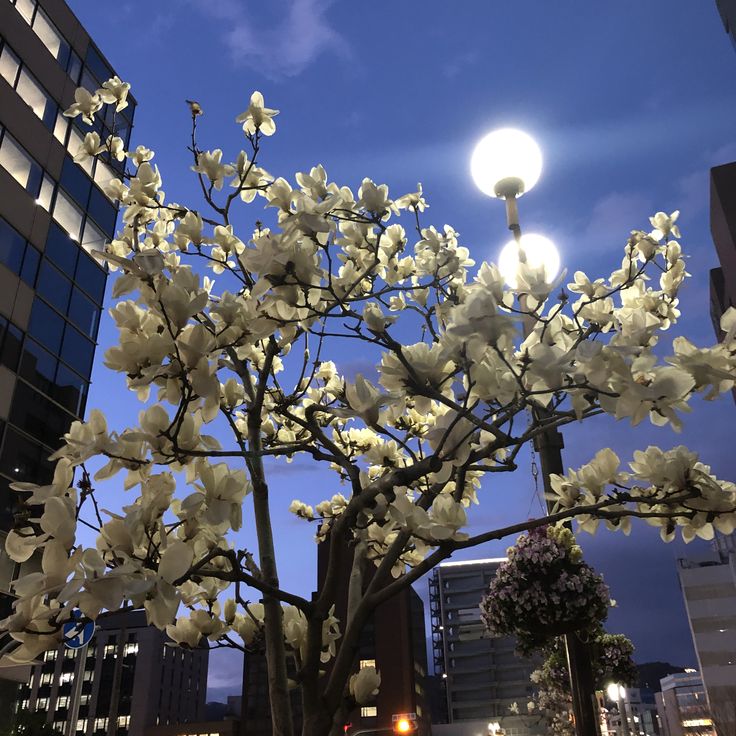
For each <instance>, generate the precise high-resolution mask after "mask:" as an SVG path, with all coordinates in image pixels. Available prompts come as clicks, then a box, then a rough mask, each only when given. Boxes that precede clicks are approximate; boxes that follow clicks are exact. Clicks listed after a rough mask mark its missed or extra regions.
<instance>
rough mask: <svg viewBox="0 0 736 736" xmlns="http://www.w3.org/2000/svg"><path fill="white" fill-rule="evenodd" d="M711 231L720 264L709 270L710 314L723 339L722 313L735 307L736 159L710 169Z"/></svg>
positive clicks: (716, 330)
mask: <svg viewBox="0 0 736 736" xmlns="http://www.w3.org/2000/svg"><path fill="white" fill-rule="evenodd" d="M710 232H711V237H712V238H713V244H714V245H715V247H716V255H717V256H718V262H719V264H720V265H719V266H718V268H712V269H711V271H710V316H711V320H712V321H713V328H714V329H715V332H716V335H717V336H718V339H719V340H721V339H723V333H722V332H721V328H720V326H719V322H720V319H721V315H722V314H723V313H724V312H725V311H726V310H727V309H728V308H729V307H732V306H736V162H734V163H730V164H724V165H723V166H715V167H713V168H712V169H711V170H710Z"/></svg>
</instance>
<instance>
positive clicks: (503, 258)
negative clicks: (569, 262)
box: [498, 233, 560, 289]
mask: <svg viewBox="0 0 736 736" xmlns="http://www.w3.org/2000/svg"><path fill="white" fill-rule="evenodd" d="M520 248H521V249H523V251H524V255H525V257H526V262H527V263H528V264H529V265H530V266H531V267H532V268H544V280H545V282H546V283H548V284H551V283H552V282H553V281H554V279H555V276H557V274H558V273H559V270H560V254H559V253H558V251H557V248H556V247H555V244H554V243H553V242H552V241H551V240H550V239H549V238H545V237H544V235H536V234H535V233H528V234H524V235H522V236H521V243H517V242H516V241H515V240H511V241H509V242H508V243H506V245H504V247H503V249H502V250H501V253H500V254H499V256H498V269H499V271H501V276H503V280H504V281H505V282H506V283H507V284H508V285H509V286H510V287H511V288H512V289H515V288H516V287H517V283H516V276H517V271H518V268H519V249H520Z"/></svg>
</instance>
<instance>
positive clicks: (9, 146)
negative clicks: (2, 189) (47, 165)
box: [0, 131, 41, 196]
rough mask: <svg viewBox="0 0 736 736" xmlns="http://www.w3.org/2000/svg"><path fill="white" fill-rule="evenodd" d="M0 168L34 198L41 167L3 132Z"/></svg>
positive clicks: (39, 179) (0, 145)
mask: <svg viewBox="0 0 736 736" xmlns="http://www.w3.org/2000/svg"><path fill="white" fill-rule="evenodd" d="M0 166H2V167H3V168H4V169H5V171H7V172H8V173H9V174H10V175H11V176H12V177H13V179H15V180H16V181H17V182H18V184H20V185H21V186H22V187H23V188H24V189H25V190H26V191H28V192H30V193H31V194H33V195H34V196H35V195H36V192H37V191H38V186H39V184H40V182H41V167H40V166H39V165H38V164H37V163H36V162H35V161H34V160H33V159H32V158H31V157H30V155H29V154H27V153H26V151H25V149H23V148H21V146H20V145H19V144H18V143H17V142H16V141H15V139H14V138H13V137H12V136H11V135H9V134H8V133H7V131H6V132H5V135H4V136H3V139H2V143H1V144H0Z"/></svg>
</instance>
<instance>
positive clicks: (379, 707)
mask: <svg viewBox="0 0 736 736" xmlns="http://www.w3.org/2000/svg"><path fill="white" fill-rule="evenodd" d="M328 549H329V545H328V544H326V543H322V544H321V545H319V548H318V587H319V586H321V584H322V581H323V580H324V579H325V576H326V573H327V554H326V553H327V552H328ZM352 549H353V548H352V547H351V546H349V545H348V544H347V543H346V544H345V548H344V551H345V553H344V554H342V555H340V557H339V560H338V564H339V571H338V583H337V587H336V593H335V616H336V617H337V619H338V620H339V621H345V618H346V612H347V596H348V583H349V579H350V570H351V566H352ZM372 564H373V563H368V565H369V566H370V567H368V568H367V571H366V572H367V575H366V584H367V582H368V581H369V580H370V575H371V573H372V572H373V569H374V568H373V567H372ZM336 644H337V646H338V647H339V646H340V639H338V640H337V642H336ZM289 666H290V671H291V672H294V671H295V669H296V666H295V664H294V662H293V660H291V661H290V662H289ZM368 666H375V667H376V669H377V670H378V671H379V672H380V674H381V687H380V689H379V692H378V695H377V697H376V698H375V700H374V701H373V702H370V703H365V704H363V705H362V706H361V707H358V708H356V709H355V710H354V711H353V712H352V713H350V714H349V715H348V717H347V720H346V723H345V726H346V731H345V733H346V735H347V736H350V734H352V733H356V732H359V731H363V730H364V729H367V730H370V731H374V730H376V731H390V730H391V729H392V726H393V723H392V717H393V716H394V715H399V714H403V713H415V714H416V717H417V720H416V723H417V731H416V732H415V733H416V734H417V736H429V733H430V723H431V714H430V708H429V695H428V692H427V687H428V683H427V649H426V635H425V625H424V604H423V603H422V599H421V598H420V597H419V596H418V595H417V593H416V592H415V591H414V589H413V588H411V587H409V588H407V589H405V590H403V591H401V592H400V593H399V594H398V595H396V596H394V597H393V598H390V599H389V600H387V601H385V602H384V603H382V604H381V605H380V606H379V607H378V608H377V609H376V611H375V612H374V614H373V616H372V617H371V620H370V621H369V623H368V625H367V626H366V627H365V629H364V630H363V632H362V635H361V641H360V645H359V648H358V653H357V656H356V661H355V669H356V671H357V670H358V669H359V668H361V667H368ZM329 667H330V665H329V663H328V665H327V669H328V674H329ZM291 704H292V712H293V715H294V728H295V731H296V732H298V731H299V730H300V728H301V699H300V695H299V691H298V689H295V690H294V691H292V699H291ZM241 724H242V731H241V733H242V736H270V734H271V719H270V706H269V702H268V684H267V670H266V659H265V656H264V654H263V653H253V654H250V653H249V654H247V655H246V657H245V665H244V668H243V715H242V718H241Z"/></svg>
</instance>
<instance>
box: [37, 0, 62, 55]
mask: <svg viewBox="0 0 736 736" xmlns="http://www.w3.org/2000/svg"><path fill="white" fill-rule="evenodd" d="M33 30H34V31H35V32H36V35H37V36H38V37H39V38H40V39H41V41H43V45H44V46H45V47H46V48H47V49H48V50H49V51H50V52H51V55H52V56H53V57H54V58H55V59H58V58H59V57H60V56H61V55H62V53H63V51H64V48H63V47H64V45H65V42H64V39H63V38H62V37H61V34H60V33H59V31H57V30H56V26H55V25H54V24H53V23H52V22H51V21H50V20H49V17H48V16H47V15H46V13H44V12H43V10H41V8H39V9H38V10H37V11H36V17H35V18H34V19H33Z"/></svg>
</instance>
